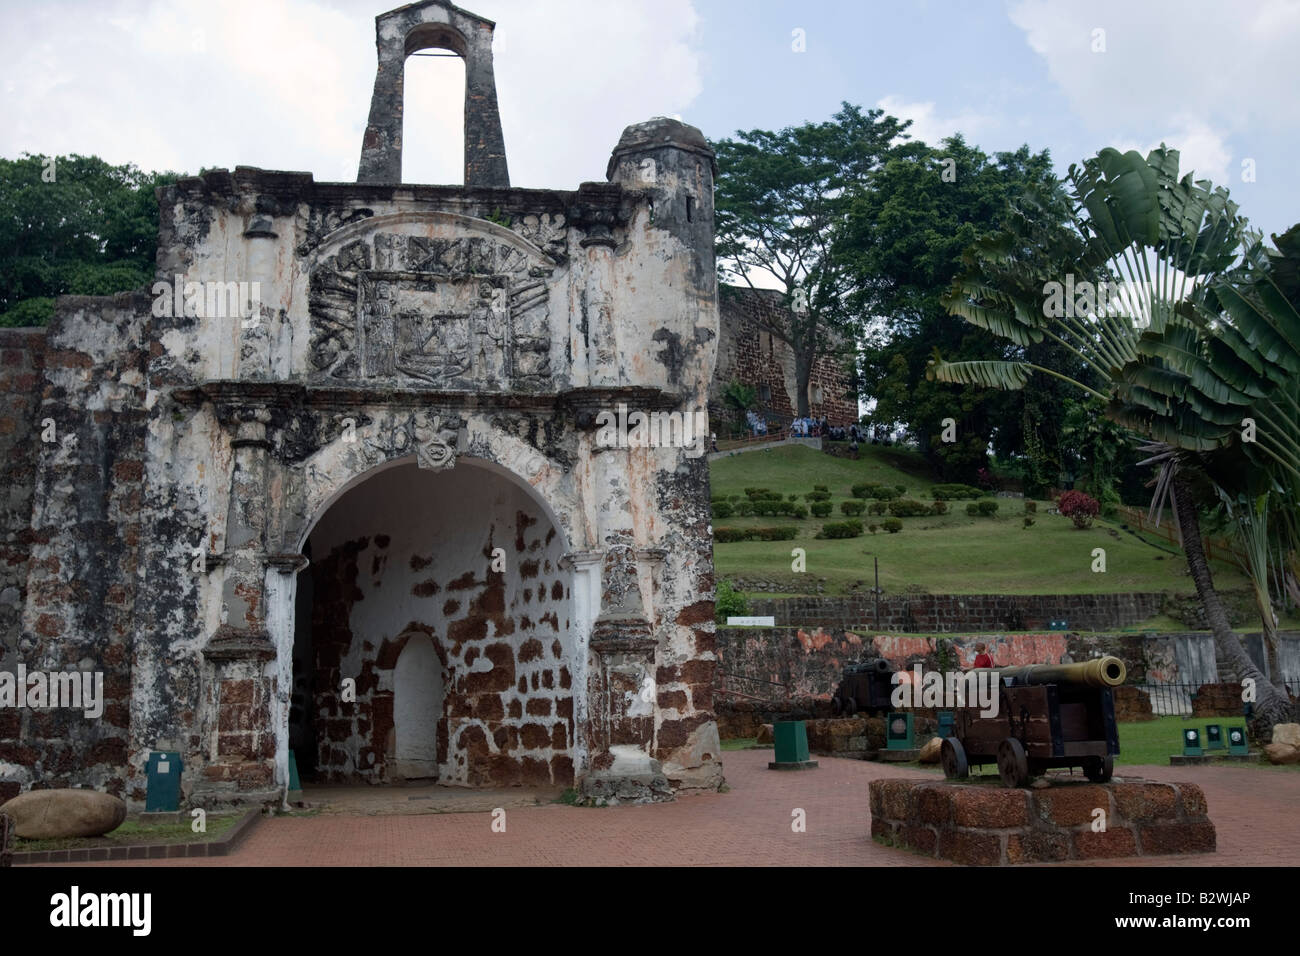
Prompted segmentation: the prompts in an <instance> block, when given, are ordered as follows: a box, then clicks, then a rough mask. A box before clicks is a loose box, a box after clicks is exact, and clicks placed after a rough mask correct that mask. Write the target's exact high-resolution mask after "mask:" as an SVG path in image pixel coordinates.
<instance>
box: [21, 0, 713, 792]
mask: <svg viewBox="0 0 1300 956" xmlns="http://www.w3.org/2000/svg"><path fill="white" fill-rule="evenodd" d="M376 29H377V45H378V54H379V55H378V62H379V65H378V71H377V75H376V79H375V87H374V97H373V101H372V105H371V111H370V117H369V122H368V125H367V128H366V133H365V139H364V141H363V143H362V147H361V161H360V169H359V175H358V181H357V182H356V183H318V182H316V181H315V180H314V179H313V177H312V176H311V175H310V174H306V173H291V172H271V171H265V170H260V169H251V168H245V167H237V168H236V169H235V170H234V171H233V172H228V171H224V170H220V171H214V172H209V173H206V174H205V175H203V176H201V177H197V178H190V179H185V180H182V181H180V182H179V183H177V184H176V185H175V186H172V187H168V188H166V189H164V190H162V191H161V193H160V208H161V223H160V231H159V242H158V258H157V280H158V281H157V283H156V284H155V285H154V287H153V288H152V289H150V290H147V291H146V290H142V291H140V292H137V293H132V294H124V295H119V296H115V297H112V298H68V297H65V298H63V299H61V300H60V302H59V305H58V308H57V314H56V317H55V319H54V321H53V323H52V324H51V325H50V326H49V327H48V328H47V329H35V330H19V331H5V332H3V333H0V334H3V336H4V339H3V358H4V363H3V373H4V374H3V379H2V380H0V384H2V387H3V393H2V396H0V402H2V403H3V404H2V408H0V413H2V414H3V417H4V420H5V422H6V423H7V427H6V428H4V429H0V468H2V469H3V484H4V487H5V492H6V493H5V496H4V499H3V501H0V506H2V507H3V509H4V510H3V513H2V515H0V517H2V518H3V522H4V524H3V528H2V529H0V531H2V532H3V541H0V546H2V547H3V551H2V552H0V555H2V560H0V575H3V577H0V595H3V596H0V626H2V627H3V631H2V632H0V636H2V641H3V643H2V645H0V650H2V651H3V656H2V657H0V669H2V670H3V671H4V672H5V673H6V674H12V675H17V674H18V669H19V667H20V666H21V667H22V668H24V669H25V672H26V673H27V674H29V675H30V674H35V673H37V672H40V673H41V674H42V675H50V677H49V681H48V683H49V688H48V690H49V691H50V692H51V695H50V700H49V701H47V705H46V706H32V699H33V698H32V695H31V694H30V693H29V694H28V695H27V698H26V703H27V704H28V706H23V703H22V702H21V701H19V702H18V703H16V704H15V705H12V706H3V707H0V800H2V799H3V798H6V797H9V796H12V795H13V794H14V793H16V792H18V791H20V790H26V789H30V788H33V787H37V788H40V787H64V786H76V785H86V786H91V787H95V788H100V789H105V790H107V791H108V792H110V793H114V794H119V795H121V796H123V797H124V798H125V799H126V800H127V801H128V802H129V803H131V804H132V805H133V806H137V807H138V806H139V805H140V804H141V803H142V801H143V799H144V796H145V763H146V760H147V759H148V757H149V754H150V753H151V752H153V751H156V750H163V751H178V752H179V753H180V754H181V757H182V759H183V761H184V777H183V794H184V797H185V799H186V800H187V801H188V802H189V804H190V805H196V806H210V805H216V804H221V803H236V802H258V801H267V800H279V799H280V798H281V796H282V794H283V793H284V791H285V788H286V785H287V782H288V772H289V753H290V751H291V750H292V751H293V754H294V757H295V760H296V763H297V766H298V767H299V769H300V770H301V772H302V774H303V776H304V777H305V778H306V779H309V780H317V781H331V782H368V783H375V784H382V783H393V782H401V781H404V780H416V779H419V780H437V781H438V782H440V783H445V784H452V785H459V786H464V787H502V786H516V785H520V786H548V787H551V786H555V787H568V786H575V787H578V788H580V789H581V790H582V791H583V792H585V793H586V794H587V795H589V796H591V797H593V798H594V797H600V796H605V797H608V796H618V797H620V798H627V799H662V798H668V797H670V796H671V795H672V794H673V793H674V792H675V791H681V790H683V789H699V788H716V787H717V786H718V785H719V784H720V783H721V780H722V776H721V764H720V761H719V756H720V749H719V744H718V733H717V728H716V725H715V722H714V715H713V703H712V687H713V677H714V667H715V657H714V634H713V587H714V580H713V563H712V539H711V529H710V527H709V525H710V517H709V498H708V473H707V466H706V458H705V456H704V455H703V454H701V452H702V451H704V450H706V449H705V443H706V442H707V440H708V435H707V431H705V432H704V433H703V434H699V428H698V427H696V425H697V423H698V422H699V421H701V420H702V418H703V416H702V412H703V410H704V409H705V408H706V406H707V402H708V390H709V384H710V379H711V376H712V373H713V369H714V364H715V350H716V343H717V334H718V312H717V288H716V274H715V268H714V258H713V239H714V233H713V201H712V196H713V176H714V172H715V169H714V162H713V155H712V152H711V151H710V149H709V147H708V145H707V143H706V141H705V139H704V138H703V136H702V135H701V134H700V132H699V131H698V130H696V129H694V128H693V127H690V126H687V125H685V124H683V123H680V122H676V121H672V120H666V119H654V120H651V121H650V122H646V123H641V124H638V125H634V126H630V127H628V128H627V130H626V131H625V132H624V134H623V136H622V138H621V139H620V140H619V142H618V144H617V145H616V146H615V148H614V150H613V153H612V156H611V157H610V159H609V164H608V170H607V181H606V182H602V183H583V184H582V185H580V186H579V187H578V188H577V189H576V190H570V191H563V190H539V189H519V188H512V187H511V186H510V183H509V176H508V172H507V164H506V156H505V149H504V138H503V136H502V131H501V122H500V118H499V115H498V112H497V105H496V91H495V84H494V79H493V70H492V31H493V24H492V23H490V22H488V21H486V20H483V19H481V18H479V17H477V16H474V15H473V14H469V13H466V12H464V11H462V10H459V9H457V8H456V7H453V6H451V5H450V4H447V3H444V2H440V0H430V2H424V3H416V4H411V5H409V6H405V7H402V8H400V9H397V10H394V11H392V12H390V13H386V14H383V15H382V16H380V17H378V18H377V20H376ZM428 48H439V49H445V50H450V51H452V52H454V53H457V54H459V55H460V56H462V57H463V58H464V59H465V62H466V111H465V127H466V129H465V184H464V185H463V186H421V185H404V184H402V182H401V150H402V70H403V63H404V61H405V58H406V57H407V56H409V55H411V54H412V53H415V52H417V51H420V50H424V49H428ZM620 406H623V407H624V409H625V411H626V412H627V416H628V420H629V421H632V420H633V419H636V420H639V421H645V422H650V423H652V427H651V428H650V429H649V433H650V436H651V440H646V439H645V435H646V430H645V429H632V430H631V433H630V434H629V435H628V436H626V437H627V439H628V440H620V441H617V442H611V441H604V440H602V431H601V423H602V422H604V421H607V420H608V417H609V415H610V414H617V413H618V410H619V408H620ZM637 413H640V418H638V415H637ZM633 423H634V424H635V422H633ZM654 426H663V427H661V428H658V430H656V428H655V427H654ZM656 435H658V436H663V435H667V436H669V438H670V439H671V440H662V441H661V440H654V439H655V437H656ZM673 436H675V438H673ZM95 673H99V674H102V678H103V696H104V700H103V706H102V714H100V715H99V716H98V717H91V716H87V714H88V713H89V712H92V711H88V710H87V709H86V708H84V707H73V706H62V705H60V706H49V705H48V704H50V703H60V701H59V700H56V699H55V697H56V696H57V695H55V694H54V693H53V691H54V690H55V685H56V684H60V681H63V684H65V685H70V683H71V681H72V679H73V677H74V676H75V677H77V678H78V679H80V678H81V677H84V678H85V679H86V681H87V684H88V686H89V685H90V683H91V681H90V678H91V675H93V674H95ZM57 675H63V677H62V678H60V677H59V676H57ZM15 681H16V677H15ZM11 683H12V682H11ZM30 686H31V685H29V688H30ZM65 689H67V687H66V686H63V685H61V686H60V687H59V690H60V691H62V690H65ZM0 703H2V701H0Z"/></svg>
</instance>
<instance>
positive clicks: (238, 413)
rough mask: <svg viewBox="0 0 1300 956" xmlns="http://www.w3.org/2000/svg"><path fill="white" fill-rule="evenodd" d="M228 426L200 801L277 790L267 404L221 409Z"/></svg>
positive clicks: (259, 796) (207, 654) (249, 797)
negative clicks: (228, 462)
mask: <svg viewBox="0 0 1300 956" xmlns="http://www.w3.org/2000/svg"><path fill="white" fill-rule="evenodd" d="M222 418H223V421H225V422H226V424H227V425H228V427H230V426H233V428H234V430H235V435H234V438H233V439H232V440H231V443H230V444H231V451H232V456H233V463H232V474H231V481H230V501H229V507H228V509H227V512H226V545H225V551H224V552H223V553H222V555H220V563H221V565H222V569H223V572H224V579H223V582H222V587H221V603H222V607H221V624H220V625H219V626H218V627H217V629H216V631H214V632H213V633H212V635H211V636H210V637H209V638H208V642H207V644H206V646H205V647H204V648H203V656H204V658H205V659H206V660H207V662H208V664H209V665H210V668H211V670H210V671H209V674H210V675H211V682H210V683H209V684H208V686H207V687H206V689H205V690H206V692H205V703H206V705H207V707H208V718H209V720H208V722H207V730H208V733H209V735H210V736H209V742H208V759H209V763H208V766H207V767H205V768H204V771H203V782H202V783H201V784H200V785H199V786H197V787H196V789H195V793H194V796H193V799H194V801H195V802H197V803H199V804H200V805H209V806H211V805H216V804H220V803H223V802H244V801H254V802H256V801H259V800H263V799H266V798H268V797H269V796H271V795H273V794H275V793H276V792H277V791H276V787H275V757H276V749H277V741H276V733H275V727H274V722H273V720H272V713H273V712H274V711H275V707H274V701H275V695H276V679H275V677H274V676H272V675H270V674H268V673H267V670H268V669H267V667H266V664H267V662H268V661H272V660H274V659H275V658H276V649H275V645H274V643H273V642H272V640H271V635H270V633H269V631H268V628H267V620H266V615H267V604H268V594H267V588H266V576H267V569H268V563H269V562H268V555H267V552H266V528H267V503H268V502H267V498H268V495H267V467H268V463H267V451H268V449H269V448H270V442H269V441H268V439H267V425H268V424H269V423H270V420H271V415H270V412H269V411H268V410H267V409H266V408H264V407H260V406H247V405H240V406H236V407H233V408H230V409H227V410H225V413H224V414H223V415H222Z"/></svg>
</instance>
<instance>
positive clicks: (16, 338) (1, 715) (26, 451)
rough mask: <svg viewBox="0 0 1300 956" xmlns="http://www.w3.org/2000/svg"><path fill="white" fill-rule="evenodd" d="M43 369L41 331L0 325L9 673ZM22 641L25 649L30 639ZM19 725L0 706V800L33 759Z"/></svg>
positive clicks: (1, 596) (4, 662) (0, 589)
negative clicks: (8, 327) (21, 735)
mask: <svg viewBox="0 0 1300 956" xmlns="http://www.w3.org/2000/svg"><path fill="white" fill-rule="evenodd" d="M44 368H45V330H44V329H0V488H3V489H4V492H3V494H2V495H0V667H3V668H4V669H6V670H8V671H11V672H12V671H13V670H14V665H15V663H16V662H17V661H18V660H20V659H21V654H20V650H19V645H20V640H19V632H20V630H21V622H22V613H23V606H24V604H25V603H26V601H27V570H28V558H29V556H30V554H31V546H32V538H33V534H32V529H31V519H32V494H33V492H34V491H35V487H36V463H37V460H38V459H39V457H40V447H41V437H40V433H41V427H40V419H39V416H38V415H37V412H38V411H39V410H40V402H41V392H40V387H39V384H40V382H41V379H42V376H43V372H44ZM25 643H26V648H24V649H30V645H31V643H32V642H31V641H30V640H29V641H27V642H25ZM22 725H23V720H22V715H21V714H20V712H19V711H18V710H17V709H4V710H0V777H11V778H15V779H8V780H3V779H0V802H3V801H5V800H7V799H9V798H10V797H12V796H15V795H16V794H17V793H18V791H19V790H20V789H21V784H20V783H19V781H18V779H16V778H18V777H19V776H20V775H21V774H22V769H21V768H22V767H23V766H24V765H31V764H33V763H34V762H35V752H34V750H33V749H32V748H31V746H30V744H29V743H28V742H27V741H25V740H22V739H20V734H21V730H22Z"/></svg>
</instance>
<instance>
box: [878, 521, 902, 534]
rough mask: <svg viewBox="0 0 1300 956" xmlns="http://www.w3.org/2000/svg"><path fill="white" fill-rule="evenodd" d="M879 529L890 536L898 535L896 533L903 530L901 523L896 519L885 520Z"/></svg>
mask: <svg viewBox="0 0 1300 956" xmlns="http://www.w3.org/2000/svg"><path fill="white" fill-rule="evenodd" d="M881 527H882V528H884V529H885V530H886V531H888V532H889V533H890V534H898V532H900V531H902V530H903V522H901V521H899V520H898V519H897V518H886V519H885V521H884V523H883V524H882V525H881Z"/></svg>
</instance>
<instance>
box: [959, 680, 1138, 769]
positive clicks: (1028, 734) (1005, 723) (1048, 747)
mask: <svg viewBox="0 0 1300 956" xmlns="http://www.w3.org/2000/svg"><path fill="white" fill-rule="evenodd" d="M975 673H987V674H992V675H996V681H997V693H998V709H997V714H996V716H992V717H984V716H981V714H980V707H979V705H978V704H969V705H967V706H963V707H958V708H957V710H956V718H955V721H954V726H953V732H952V736H950V737H945V738H944V741H943V743H942V745H941V746H940V751H939V762H940V763H941V764H942V765H943V772H944V776H946V777H947V778H948V779H950V780H952V779H962V778H965V777H966V776H967V775H968V773H969V770H970V767H971V766H983V765H984V764H987V763H995V764H997V768H998V775H999V776H1000V777H1001V778H1002V783H1003V785H1004V786H1008V787H1023V786H1026V785H1027V784H1028V783H1029V779H1030V777H1031V776H1036V775H1039V774H1042V773H1043V772H1044V771H1046V770H1049V769H1053V768H1061V767H1070V768H1074V767H1079V768H1081V769H1082V770H1083V772H1084V775H1085V776H1087V778H1088V779H1089V780H1091V781H1093V782H1094V783H1104V782H1106V781H1107V780H1109V779H1110V778H1111V774H1112V773H1113V772H1114V764H1115V756H1116V755H1117V754H1118V753H1119V731H1118V728H1117V727H1116V724H1115V701H1114V698H1113V696H1112V693H1111V688H1112V687H1118V686H1119V685H1120V684H1122V683H1124V677H1125V675H1126V673H1127V670H1126V668H1125V666H1124V662H1123V661H1122V660H1120V659H1119V658H1118V657H1099V658H1096V659H1094V660H1090V661H1084V662H1082V663H1079V664H1031V665H1027V666H1023V667H994V668H986V669H981V670H979V671H976V672H975Z"/></svg>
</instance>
